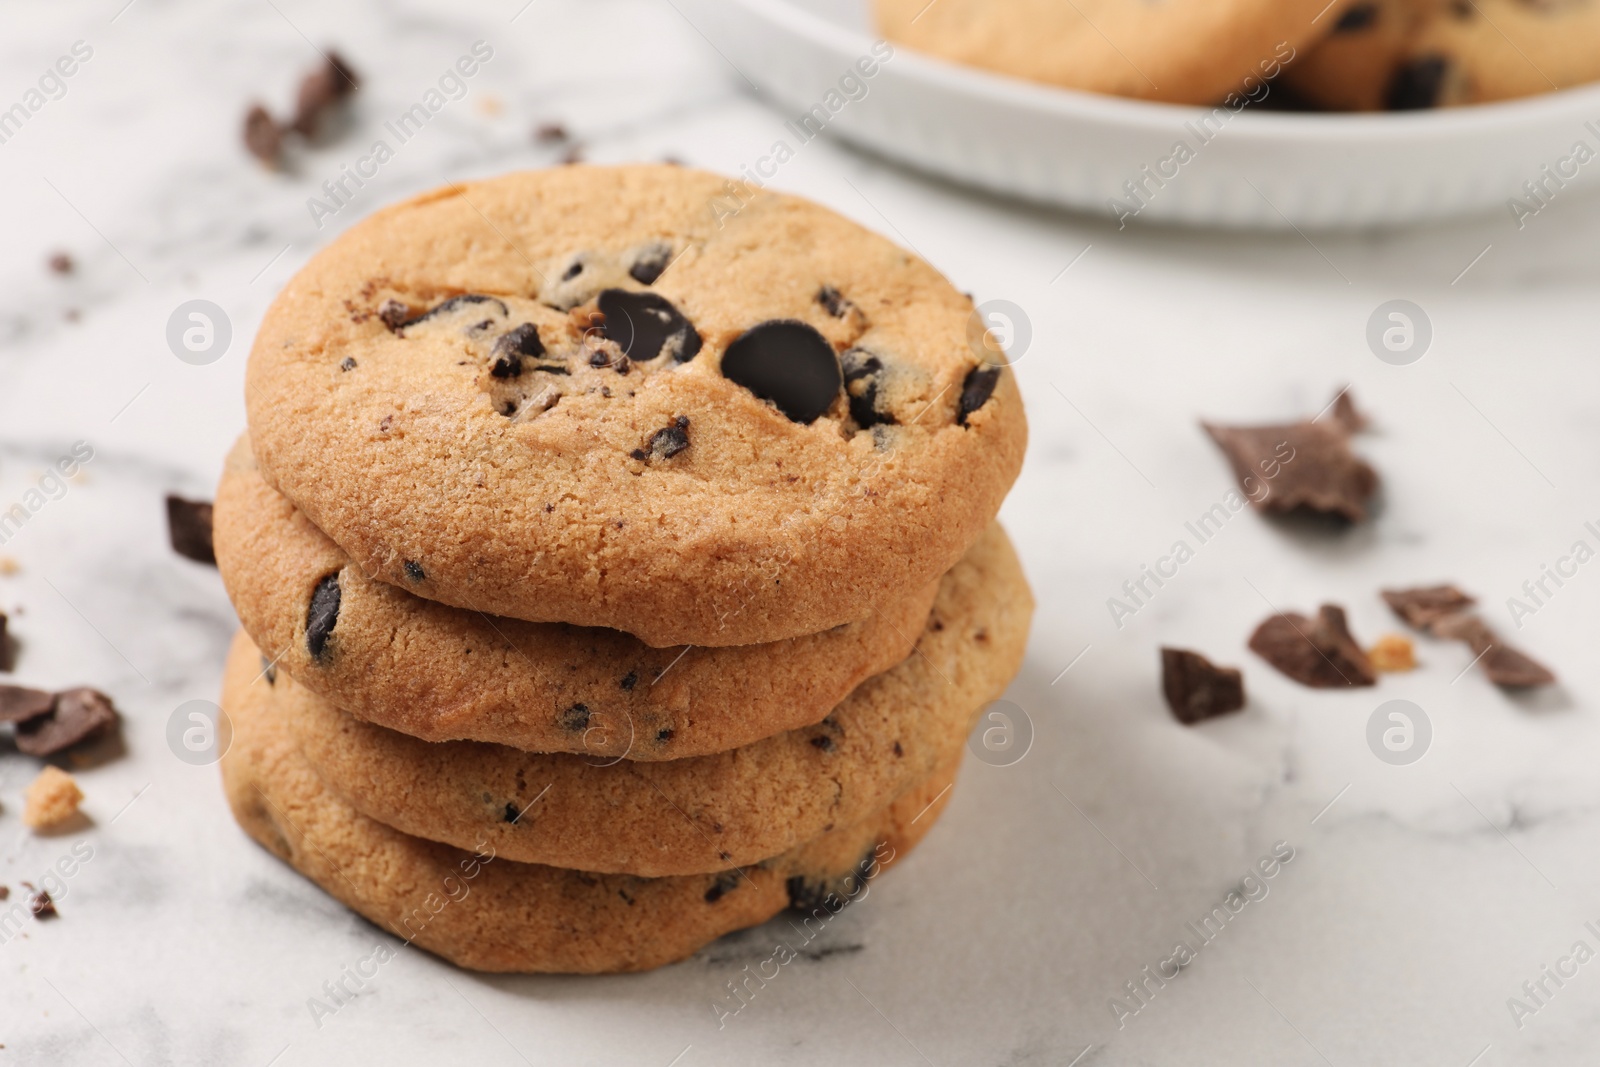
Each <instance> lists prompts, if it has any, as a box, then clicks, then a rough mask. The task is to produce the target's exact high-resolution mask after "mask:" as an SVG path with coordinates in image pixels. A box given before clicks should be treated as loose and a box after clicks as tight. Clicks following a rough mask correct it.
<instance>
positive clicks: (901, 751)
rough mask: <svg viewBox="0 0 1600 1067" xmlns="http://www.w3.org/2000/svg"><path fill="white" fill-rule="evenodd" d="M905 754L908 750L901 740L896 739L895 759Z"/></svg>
mask: <svg viewBox="0 0 1600 1067" xmlns="http://www.w3.org/2000/svg"><path fill="white" fill-rule="evenodd" d="M905 754H906V750H905V749H904V748H903V747H902V746H901V744H900V742H898V741H896V742H895V743H894V757H895V759H899V758H900V757H901V756H904V755H905Z"/></svg>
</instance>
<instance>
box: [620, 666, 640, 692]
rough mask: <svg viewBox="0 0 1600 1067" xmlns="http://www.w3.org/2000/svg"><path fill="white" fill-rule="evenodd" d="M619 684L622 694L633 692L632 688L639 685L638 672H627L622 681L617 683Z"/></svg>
mask: <svg viewBox="0 0 1600 1067" xmlns="http://www.w3.org/2000/svg"><path fill="white" fill-rule="evenodd" d="M619 684H621V686H622V690H623V692H625V693H631V692H633V687H634V686H636V685H638V684H639V672H638V671H629V672H628V673H627V674H626V675H624V676H623V679H622V681H621V683H619Z"/></svg>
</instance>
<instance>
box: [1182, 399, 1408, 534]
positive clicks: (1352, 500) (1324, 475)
mask: <svg viewBox="0 0 1600 1067" xmlns="http://www.w3.org/2000/svg"><path fill="white" fill-rule="evenodd" d="M1201 425H1202V426H1203V427H1204V428H1205V431H1206V433H1208V434H1210V435H1211V439H1212V440H1213V441H1215V442H1216V443H1217V446H1218V447H1219V448H1221V449H1222V451H1223V454H1224V455H1226V456H1227V458H1228V463H1229V464H1230V465H1231V466H1232V467H1233V473H1234V477H1236V478H1237V479H1238V480H1239V487H1240V489H1241V490H1242V491H1243V492H1244V494H1245V496H1247V497H1248V498H1249V499H1250V502H1251V503H1253V504H1254V505H1255V506H1256V507H1258V508H1260V509H1261V510H1263V511H1266V512H1271V513H1275V514H1286V513H1288V512H1291V511H1296V510H1300V511H1305V512H1310V513H1313V514H1318V515H1326V516H1335V515H1336V516H1339V517H1340V518H1343V519H1346V520H1348V521H1350V522H1360V521H1362V520H1363V519H1365V518H1366V517H1367V502H1368V501H1369V500H1370V499H1371V497H1372V495H1373V494H1374V493H1376V492H1377V490H1378V474H1377V472H1376V471H1374V470H1373V469H1372V468H1371V467H1370V466H1368V465H1367V464H1366V462H1365V461H1363V460H1362V459H1361V458H1360V457H1359V456H1357V455H1355V453H1353V452H1351V451H1350V437H1349V435H1348V434H1347V433H1345V431H1344V429H1343V428H1342V427H1340V426H1337V425H1332V424H1325V423H1320V422H1297V423H1289V424H1286V425H1282V426H1214V425H1212V424H1210V423H1201Z"/></svg>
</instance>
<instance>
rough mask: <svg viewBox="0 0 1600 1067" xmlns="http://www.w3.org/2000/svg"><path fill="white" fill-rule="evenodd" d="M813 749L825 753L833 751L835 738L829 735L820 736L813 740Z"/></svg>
mask: <svg viewBox="0 0 1600 1067" xmlns="http://www.w3.org/2000/svg"><path fill="white" fill-rule="evenodd" d="M811 747H812V748H817V749H821V750H822V751H823V752H831V751H833V738H831V737H829V736H828V735H827V734H818V735H817V736H816V737H813V738H812V739H811Z"/></svg>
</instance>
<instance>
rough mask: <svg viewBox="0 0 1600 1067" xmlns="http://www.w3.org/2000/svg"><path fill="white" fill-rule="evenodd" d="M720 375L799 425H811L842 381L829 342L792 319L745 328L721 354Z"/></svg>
mask: <svg viewBox="0 0 1600 1067" xmlns="http://www.w3.org/2000/svg"><path fill="white" fill-rule="evenodd" d="M722 376H723V377H724V378H727V379H728V380H729V381H731V382H737V383H738V384H739V385H742V386H744V387H745V388H746V389H748V390H750V391H751V392H752V393H754V394H755V395H756V396H758V397H760V398H761V399H763V400H770V401H772V403H773V404H775V405H777V408H778V410H779V411H781V412H783V413H784V415H785V416H787V417H788V418H789V419H790V420H792V421H794V422H799V423H811V422H815V421H816V419H817V417H818V416H820V415H822V414H823V413H824V412H826V411H827V410H828V409H829V408H830V407H832V406H833V399H834V397H836V396H838V395H839V387H840V385H841V384H843V381H844V378H843V375H842V374H841V373H840V370H839V359H838V357H837V356H835V355H834V352H833V346H832V345H831V344H829V343H828V339H827V338H826V337H824V336H822V334H820V333H818V332H817V331H816V329H815V328H814V327H812V326H808V325H806V324H805V323H803V322H799V321H796V320H794V319H778V320H774V321H772V322H763V323H762V324H761V325H759V326H756V327H753V328H751V329H750V330H747V331H746V332H745V333H744V334H743V335H741V336H740V337H739V339H738V340H736V341H734V342H733V344H731V345H729V346H728V351H727V352H725V353H723V356H722Z"/></svg>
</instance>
